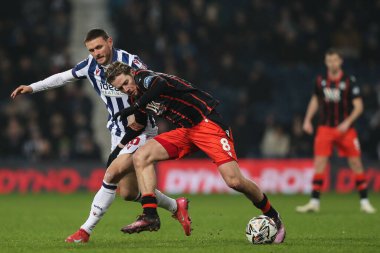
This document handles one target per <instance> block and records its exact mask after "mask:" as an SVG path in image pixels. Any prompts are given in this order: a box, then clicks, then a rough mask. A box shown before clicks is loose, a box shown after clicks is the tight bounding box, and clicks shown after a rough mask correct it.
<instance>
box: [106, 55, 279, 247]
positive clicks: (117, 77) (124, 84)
mask: <svg viewBox="0 0 380 253" xmlns="http://www.w3.org/2000/svg"><path fill="white" fill-rule="evenodd" d="M106 75H107V78H108V79H107V80H108V82H110V83H111V84H112V85H113V86H114V87H115V88H117V89H118V90H120V91H121V92H124V93H126V94H128V95H129V96H130V97H131V100H132V101H131V102H132V104H131V106H130V107H128V108H126V109H123V110H122V111H120V112H119V113H117V114H115V116H114V119H116V118H117V117H119V116H120V118H121V119H122V120H124V119H125V118H126V117H128V116H129V115H132V114H134V115H136V114H138V113H140V112H149V113H152V114H154V115H156V116H159V117H162V118H165V119H167V120H168V121H170V122H172V123H173V125H175V126H176V129H174V130H172V131H169V132H165V133H162V134H160V135H157V136H156V137H154V138H153V139H151V140H149V141H148V142H147V143H146V144H145V145H144V146H143V147H141V148H140V149H139V150H137V151H136V153H135V154H134V156H133V163H134V165H135V170H136V175H137V180H138V184H139V186H140V191H141V194H142V202H141V204H142V207H143V214H142V215H140V216H139V217H138V219H137V220H136V221H135V222H133V223H132V224H130V225H128V226H126V227H124V228H122V231H123V232H124V233H130V234H131V233H139V232H141V231H157V230H158V229H159V228H160V219H159V216H158V213H157V196H156V194H155V192H154V190H155V188H156V177H155V171H154V163H155V162H157V161H162V160H168V159H179V158H181V157H184V156H186V155H187V154H190V153H192V152H195V151H197V150H202V151H204V152H205V153H206V154H207V155H208V156H209V157H210V158H211V159H212V160H213V162H214V163H215V164H216V166H217V167H218V170H219V172H220V174H221V175H222V177H223V179H224V180H225V182H226V184H227V185H228V186H229V187H231V188H232V189H235V190H237V191H239V192H241V193H243V194H244V195H245V196H246V197H247V198H248V199H249V200H250V201H252V203H253V204H254V205H255V206H256V207H257V208H259V209H260V210H261V211H262V212H263V213H264V214H265V215H267V216H269V217H271V218H272V219H273V221H274V222H275V223H276V226H277V228H278V233H277V235H276V238H275V240H274V243H282V242H283V241H284V239H285V227H284V225H283V223H282V221H281V219H280V215H279V214H278V212H277V211H276V210H275V209H274V207H273V206H272V205H271V204H270V202H269V200H268V198H267V196H266V195H265V194H263V193H262V191H261V190H260V188H259V187H258V186H257V185H256V184H255V183H254V182H252V181H251V180H249V179H247V178H246V177H244V176H243V175H242V173H241V171H240V169H239V165H238V163H237V157H236V154H235V149H234V142H233V138H232V132H231V129H230V128H229V127H227V126H226V124H225V123H224V122H223V119H222V117H221V116H220V115H219V114H218V112H217V111H216V107H217V105H218V104H219V102H218V101H217V100H216V99H214V98H213V97H212V96H211V95H209V94H208V93H206V92H204V91H202V90H200V89H198V88H196V87H195V86H194V85H192V84H191V83H189V82H187V81H185V80H183V79H181V78H179V77H176V76H173V75H167V74H164V73H158V72H153V71H150V70H134V69H132V68H131V67H130V66H128V65H127V64H125V63H122V62H114V63H112V64H111V65H110V66H109V68H108V69H107V73H106Z"/></svg>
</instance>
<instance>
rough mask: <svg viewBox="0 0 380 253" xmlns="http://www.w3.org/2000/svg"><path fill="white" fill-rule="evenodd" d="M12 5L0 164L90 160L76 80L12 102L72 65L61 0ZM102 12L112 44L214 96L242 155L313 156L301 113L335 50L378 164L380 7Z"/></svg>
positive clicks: (269, 4)
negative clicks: (15, 92)
mask: <svg viewBox="0 0 380 253" xmlns="http://www.w3.org/2000/svg"><path fill="white" fill-rule="evenodd" d="M21 3H22V4H21ZM10 5H11V9H4V8H3V9H2V10H0V12H1V14H2V15H1V17H2V18H1V20H0V22H1V23H0V38H1V41H2V43H1V45H0V56H1V58H2V61H1V62H0V83H1V87H2V92H1V93H0V96H1V100H0V101H1V104H0V130H1V136H0V138H1V143H0V152H1V156H2V158H3V157H6V158H12V157H13V158H18V157H20V156H22V157H23V158H26V159H45V158H52V159H99V157H100V156H99V152H100V150H99V147H98V145H97V144H96V143H94V138H93V132H92V129H91V125H90V122H91V115H92V113H91V110H92V104H91V102H90V100H89V99H88V97H87V96H86V94H84V92H83V91H82V88H81V86H82V85H81V84H79V85H78V84H76V85H67V86H66V87H65V88H62V89H58V90H52V91H48V92H42V93H41V94H36V95H32V96H26V97H24V98H20V99H17V100H16V101H13V102H12V103H10V101H9V94H10V92H11V90H12V89H14V88H15V87H16V86H17V85H19V84H29V83H30V82H32V81H36V80H39V79H42V78H44V77H46V76H48V75H50V74H54V73H56V72H59V71H62V70H65V69H68V68H69V67H71V66H72V62H70V58H69V55H68V41H67V40H68V38H69V36H67V35H68V34H70V29H71V26H72V24H71V20H70V13H71V7H70V1H69V0H28V1H21V0H18V1H12V2H11V3H10ZM107 11H108V14H109V18H110V19H111V21H112V24H113V27H114V28H115V30H116V32H115V34H111V35H112V36H113V37H114V42H115V46H116V47H118V48H122V49H125V50H127V51H129V52H130V53H134V54H137V55H139V56H140V58H141V59H142V60H143V61H144V62H145V63H146V64H147V65H148V66H149V68H151V69H152V70H155V71H161V72H166V73H170V74H175V75H179V76H181V77H183V78H184V79H187V80H189V81H191V82H193V83H194V84H195V85H196V86H198V87H200V88H202V89H204V90H206V91H209V92H210V93H211V94H213V95H214V96H215V97H216V98H217V99H219V100H220V101H221V104H220V106H219V110H220V111H221V113H222V115H223V116H224V117H225V119H226V121H227V122H228V123H229V124H230V125H231V126H232V129H233V133H234V138H235V140H236V148H237V154H238V156H239V157H255V158H256V157H259V158H260V157H265V158H289V157H311V156H312V146H313V143H312V141H313V139H312V137H311V136H307V135H305V134H304V133H303V131H302V121H303V117H304V113H305V111H306V106H307V103H308V101H309V99H310V96H311V94H312V90H313V80H314V78H315V76H316V75H317V74H318V73H321V72H323V71H325V70H324V65H323V58H324V52H325V51H326V49H327V48H329V47H336V48H338V49H340V50H341V51H342V52H343V53H344V58H345V64H344V69H345V70H346V71H347V72H348V73H352V74H354V75H355V76H356V77H357V79H358V80H359V83H360V84H361V87H362V93H363V99H364V103H365V113H364V115H363V116H362V117H361V118H360V120H359V121H358V122H357V123H356V126H357V128H358V131H359V137H360V140H361V144H362V149H363V155H364V158H367V159H379V158H380V106H379V101H380V78H379V73H380V57H377V56H378V55H380V41H379V40H380V16H379V15H378V13H380V0H373V1H360V0H344V1H343V0H330V1H318V0H309V1H302V0H291V1H290V0H289V1H276V0H239V1H229V0H207V1H206V0H192V1H185V0H161V1H156V0H144V1H142V0H108V10H107ZM376 55H377V56H376ZM84 85H87V84H84ZM159 126H160V130H161V131H165V130H167V129H170V127H171V126H170V125H168V124H167V123H165V122H163V121H160V122H159Z"/></svg>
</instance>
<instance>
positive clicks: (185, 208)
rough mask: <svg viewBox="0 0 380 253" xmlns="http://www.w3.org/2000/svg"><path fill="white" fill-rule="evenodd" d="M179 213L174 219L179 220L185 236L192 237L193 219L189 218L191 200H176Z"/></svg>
mask: <svg viewBox="0 0 380 253" xmlns="http://www.w3.org/2000/svg"><path fill="white" fill-rule="evenodd" d="M176 202H177V211H176V212H175V213H174V214H173V216H172V217H173V218H174V219H176V220H178V221H179V223H181V226H182V227H183V231H185V235H187V236H189V235H191V218H190V216H189V200H188V199H187V198H184V197H181V198H178V199H176Z"/></svg>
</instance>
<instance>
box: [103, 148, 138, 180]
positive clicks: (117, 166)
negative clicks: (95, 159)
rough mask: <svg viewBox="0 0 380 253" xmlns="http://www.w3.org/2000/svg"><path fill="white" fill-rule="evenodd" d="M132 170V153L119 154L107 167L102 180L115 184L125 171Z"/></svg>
mask: <svg viewBox="0 0 380 253" xmlns="http://www.w3.org/2000/svg"><path fill="white" fill-rule="evenodd" d="M131 171H133V159H132V154H122V155H119V156H118V157H117V158H116V159H115V160H114V161H113V162H112V163H111V164H110V166H109V167H108V168H107V170H106V173H105V175H104V180H105V181H106V182H107V183H114V184H117V183H118V182H119V181H120V180H121V179H122V178H123V177H124V176H125V175H126V174H127V173H129V172H131Z"/></svg>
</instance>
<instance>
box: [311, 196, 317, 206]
mask: <svg viewBox="0 0 380 253" xmlns="http://www.w3.org/2000/svg"><path fill="white" fill-rule="evenodd" d="M310 203H311V204H313V205H317V206H319V199H314V198H311V199H310Z"/></svg>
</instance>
